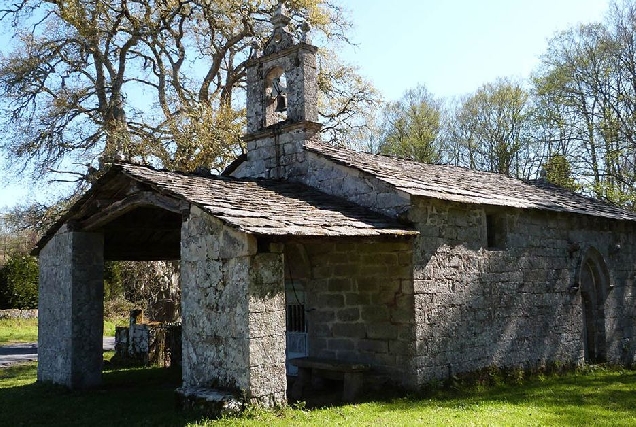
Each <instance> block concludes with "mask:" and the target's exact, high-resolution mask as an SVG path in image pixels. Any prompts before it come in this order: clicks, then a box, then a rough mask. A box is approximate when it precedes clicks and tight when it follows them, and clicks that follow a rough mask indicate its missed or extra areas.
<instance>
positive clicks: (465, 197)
mask: <svg viewBox="0 0 636 427" xmlns="http://www.w3.org/2000/svg"><path fill="white" fill-rule="evenodd" d="M305 147H306V149H307V150H309V151H311V152H314V153H316V154H318V155H320V156H324V157H325V158H327V159H329V160H331V161H334V162H336V163H339V164H342V165H345V166H348V167H351V168H353V169H356V170H359V171H362V172H365V173H367V174H370V175H372V176H374V177H376V178H377V179H379V180H381V181H384V182H386V183H388V184H390V185H392V186H394V187H395V188H396V189H398V190H401V191H403V192H405V193H407V194H410V195H412V196H423V197H430V198H435V199H442V200H448V201H453V202H461V203H474V204H484V205H493V206H507V207H514V208H520V209H541V210H548V211H555V212H568V213H577V214H583V215H591V216H599V217H605V218H612V219H620V220H627V221H636V213H634V212H630V211H626V210H624V209H621V208H619V207H616V206H613V205H611V204H608V203H605V202H602V201H599V200H596V199H593V198H589V197H585V196H582V195H579V194H575V193H572V192H570V191H568V190H565V189H563V188H560V187H557V186H555V185H551V184H548V183H545V182H539V181H522V180H519V179H515V178H510V177H507V176H505V175H501V174H496V173H490V172H480V171H475V170H471V169H466V168H462V167H458V166H445V165H429V164H424V163H419V162H414V161H409V160H404V159H397V158H393V157H387V156H381V155H374V154H368V153H360V152H356V151H352V150H348V149H344V148H338V147H334V146H330V145H326V144H322V143H320V142H316V141H310V142H308V143H307V144H306V146H305Z"/></svg>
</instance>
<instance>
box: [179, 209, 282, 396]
mask: <svg viewBox="0 0 636 427" xmlns="http://www.w3.org/2000/svg"><path fill="white" fill-rule="evenodd" d="M284 291H285V289H284V278H283V269H282V254H270V253H267V254H258V253H257V243H256V238H255V237H254V236H251V235H249V234H245V233H241V232H239V231H236V230H234V229H232V228H230V227H227V226H225V225H223V223H221V221H219V220H218V219H216V218H214V217H212V216H210V215H208V214H207V213H205V212H204V211H202V210H201V209H199V208H197V207H192V209H191V212H190V216H189V218H188V220H187V221H185V222H184V224H183V227H182V230H181V309H182V313H183V329H182V333H183V339H182V351H183V353H182V357H183V388H182V390H183V391H184V393H186V394H187V392H188V389H190V390H191V389H193V388H221V389H227V390H232V391H233V392H234V393H235V394H237V395H238V396H240V397H245V398H246V399H247V400H248V401H252V402H255V403H260V404H263V405H265V406H270V405H272V404H275V403H281V402H283V401H284V400H285V394H286V376H285V300H284V299H285V292H284Z"/></svg>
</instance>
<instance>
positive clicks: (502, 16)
mask: <svg viewBox="0 0 636 427" xmlns="http://www.w3.org/2000/svg"><path fill="white" fill-rule="evenodd" d="M342 3H344V4H345V6H346V7H348V8H349V9H350V11H351V15H350V17H351V19H352V21H353V22H354V29H353V33H352V37H351V38H352V40H353V42H354V43H356V44H357V47H351V48H345V49H344V50H342V51H341V53H342V56H343V57H344V58H345V59H346V60H347V61H348V62H350V63H353V64H355V65H358V66H359V69H360V73H361V74H363V75H364V76H365V77H366V78H368V79H369V80H370V81H371V82H372V83H373V84H374V85H375V86H376V88H377V89H378V90H380V92H381V93H382V94H383V95H384V97H385V99H387V100H392V99H397V98H399V97H400V95H401V94H402V93H403V92H404V91H406V90H407V89H410V88H413V87H415V86H416V85H418V84H424V85H425V86H426V87H427V88H428V90H429V91H430V92H431V93H432V94H434V95H435V96H438V97H453V96H461V95H464V94H466V93H470V92H473V91H475V90H476V89H477V88H478V87H479V86H481V85H482V84H484V83H488V82H492V81H494V80H495V79H497V78H498V77H511V78H519V79H524V78H527V77H528V76H529V75H530V73H531V72H532V70H533V69H534V68H536V66H537V65H538V61H539V56H540V55H541V54H543V52H545V49H546V46H547V44H546V43H547V40H548V39H549V38H550V37H551V36H552V35H554V34H555V32H557V31H561V30H565V29H567V28H568V27H570V26H572V25H577V24H580V23H589V22H595V21H601V20H602V19H603V16H604V14H605V12H606V10H607V6H608V0H392V1H386V0H342ZM2 161H5V159H4V158H2V157H0V162H2ZM0 166H1V165H0ZM3 181H4V180H0V186H2V185H3ZM38 191H39V193H38V194H37V195H36V194H35V189H33V188H31V187H30V186H29V183H28V181H26V180H25V181H24V182H14V183H13V184H11V185H9V186H4V187H0V209H2V208H4V207H8V206H13V205H15V204H16V203H23V202H28V201H33V200H34V199H35V198H36V197H37V199H38V200H42V201H47V200H48V201H51V200H52V199H53V198H54V197H56V196H57V193H58V192H57V191H56V188H55V187H51V186H49V187H48V188H46V189H38Z"/></svg>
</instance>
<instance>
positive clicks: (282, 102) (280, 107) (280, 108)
mask: <svg viewBox="0 0 636 427" xmlns="http://www.w3.org/2000/svg"><path fill="white" fill-rule="evenodd" d="M274 111H276V112H277V113H282V112H284V111H287V97H286V96H285V95H283V94H280V95H278V96H277V97H276V109H275V110H274Z"/></svg>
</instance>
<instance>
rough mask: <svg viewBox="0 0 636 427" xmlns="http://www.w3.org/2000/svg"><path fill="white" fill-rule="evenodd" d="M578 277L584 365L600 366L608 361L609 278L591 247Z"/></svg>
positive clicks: (604, 264)
mask: <svg viewBox="0 0 636 427" xmlns="http://www.w3.org/2000/svg"><path fill="white" fill-rule="evenodd" d="M578 275H579V284H580V285H579V286H580V290H581V308H582V314H583V316H582V317H583V318H582V321H583V337H582V338H583V350H584V361H585V363H601V362H604V361H605V360H606V359H607V337H606V331H605V301H606V299H607V293H608V290H609V287H610V276H609V271H608V269H607V265H606V263H605V260H604V259H603V256H602V255H601V254H600V253H599V251H598V250H596V249H595V248H594V247H590V248H589V249H588V250H587V251H586V252H585V253H584V254H583V256H582V258H581V264H580V267H579V272H578Z"/></svg>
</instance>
